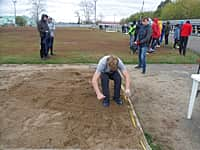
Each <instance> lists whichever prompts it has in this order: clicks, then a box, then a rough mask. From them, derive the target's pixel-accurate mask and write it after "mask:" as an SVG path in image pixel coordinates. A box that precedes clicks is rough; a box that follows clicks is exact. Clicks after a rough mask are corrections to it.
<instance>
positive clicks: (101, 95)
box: [97, 93, 105, 100]
mask: <svg viewBox="0 0 200 150" xmlns="http://www.w3.org/2000/svg"><path fill="white" fill-rule="evenodd" d="M104 98H105V96H104V95H103V94H102V93H99V94H97V99H98V100H102V99H104Z"/></svg>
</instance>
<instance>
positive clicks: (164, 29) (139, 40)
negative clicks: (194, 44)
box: [128, 17, 192, 74]
mask: <svg viewBox="0 0 200 150" xmlns="http://www.w3.org/2000/svg"><path fill="white" fill-rule="evenodd" d="M171 30H172V28H171V25H170V22H169V21H167V22H166V23H162V22H161V21H159V20H158V19H157V18H154V19H153V23H151V21H150V19H149V18H148V17H145V18H143V19H142V22H138V23H137V24H136V22H135V21H133V24H131V26H130V28H129V32H128V34H129V35H130V43H129V44H130V49H131V52H132V51H136V50H137V51H138V65H137V66H136V68H137V69H140V68H142V73H143V74H145V72H146V54H147V53H153V52H155V50H156V48H157V47H160V45H161V43H162V42H163V39H164V38H165V43H164V44H165V45H168V44H169V34H170V31H171ZM191 33H192V25H191V24H190V21H186V22H185V23H184V22H183V21H181V22H180V24H177V25H176V26H175V30H174V48H179V53H180V55H182V54H183V55H184V56H185V55H186V48H187V43H188V37H189V36H190V35H191Z"/></svg>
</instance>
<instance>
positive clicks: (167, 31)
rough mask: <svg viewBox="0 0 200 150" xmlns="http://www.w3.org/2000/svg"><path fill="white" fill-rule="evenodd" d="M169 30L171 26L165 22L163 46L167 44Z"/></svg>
mask: <svg viewBox="0 0 200 150" xmlns="http://www.w3.org/2000/svg"><path fill="white" fill-rule="evenodd" d="M170 30H171V25H170V22H169V21H167V23H166V26H165V45H168V44H169V33H170Z"/></svg>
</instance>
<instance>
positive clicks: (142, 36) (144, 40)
mask: <svg viewBox="0 0 200 150" xmlns="http://www.w3.org/2000/svg"><path fill="white" fill-rule="evenodd" d="M150 38H151V27H150V25H149V18H147V17H145V18H143V19H142V25H141V26H140V29H139V32H138V38H137V41H136V42H135V43H136V44H137V45H138V46H139V53H138V59H139V64H138V66H136V67H135V68H137V69H140V68H142V73H143V74H145V73H146V52H147V50H148V47H149V40H150Z"/></svg>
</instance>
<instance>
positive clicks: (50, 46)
mask: <svg viewBox="0 0 200 150" xmlns="http://www.w3.org/2000/svg"><path fill="white" fill-rule="evenodd" d="M48 26H49V30H50V34H49V43H48V49H50V54H51V55H54V53H53V42H54V31H55V29H56V27H55V23H54V22H53V19H52V18H49V20H48Z"/></svg>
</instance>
